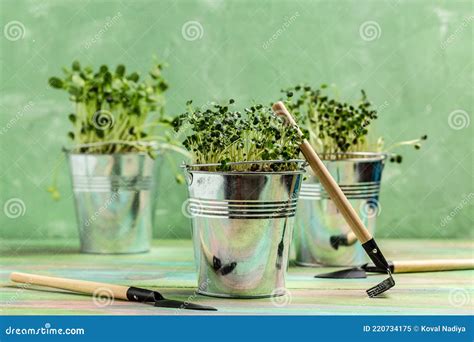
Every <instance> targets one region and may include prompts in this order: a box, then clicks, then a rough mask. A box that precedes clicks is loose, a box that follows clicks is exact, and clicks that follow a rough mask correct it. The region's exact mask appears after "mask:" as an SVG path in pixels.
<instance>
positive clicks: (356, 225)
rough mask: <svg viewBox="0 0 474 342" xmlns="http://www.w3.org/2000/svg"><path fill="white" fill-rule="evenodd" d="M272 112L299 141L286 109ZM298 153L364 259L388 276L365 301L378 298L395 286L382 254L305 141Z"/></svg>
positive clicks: (280, 104)
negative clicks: (304, 160)
mask: <svg viewBox="0 0 474 342" xmlns="http://www.w3.org/2000/svg"><path fill="white" fill-rule="evenodd" d="M272 109H273V112H274V113H275V115H277V116H280V117H282V118H283V119H284V120H285V122H286V123H287V124H288V125H291V126H293V127H294V128H295V129H296V130H297V132H298V133H299V135H300V136H301V137H303V133H302V132H301V130H300V129H299V127H298V125H297V124H296V121H295V119H294V118H293V116H292V115H291V114H290V112H289V111H288V109H286V107H285V105H284V104H283V102H281V101H279V102H277V103H275V104H273V106H272ZM300 149H301V152H302V153H303V155H304V157H305V158H306V160H307V161H308V163H309V165H310V166H311V169H312V170H313V172H314V174H315V175H316V177H318V179H319V181H320V182H321V184H322V186H323V187H324V189H325V190H326V192H327V193H328V194H329V197H330V198H331V200H332V201H333V202H334V204H335V205H336V207H337V209H339V211H340V213H341V214H342V216H343V217H344V219H345V220H346V222H347V224H348V225H349V227H350V228H351V230H352V231H353V232H354V234H355V236H356V237H357V239H358V240H359V241H360V242H361V244H362V247H364V250H365V252H366V253H367V255H368V256H369V257H370V259H371V260H372V262H373V263H374V264H375V265H377V266H378V267H380V269H384V270H385V272H386V273H387V274H388V276H389V277H388V278H387V279H385V280H384V281H382V282H381V283H379V284H377V285H376V286H374V287H372V288H370V289H368V290H367V294H368V295H369V297H375V296H378V295H380V294H382V293H384V292H385V291H387V290H388V289H390V288H392V287H393V286H395V280H394V279H393V277H392V272H391V271H390V266H389V264H388V262H387V260H386V259H385V257H384V255H383V254H382V251H381V250H380V248H379V247H378V246H377V244H376V243H375V240H374V238H373V237H372V235H371V234H370V232H369V231H368V230H367V228H366V227H365V226H364V223H363V222H362V220H361V219H360V217H359V216H358V215H357V213H356V211H355V210H354V208H353V207H352V205H351V203H350V202H349V200H348V199H347V197H346V195H344V193H343V192H342V190H341V188H340V187H339V185H338V184H337V183H336V181H335V180H334V178H333V177H332V175H331V174H330V173H329V171H328V169H327V168H326V166H325V165H324V164H323V162H322V161H321V159H320V158H319V156H318V154H317V153H316V151H315V150H314V149H313V147H312V146H311V145H310V143H309V142H308V140H306V139H303V142H302V143H301V145H300Z"/></svg>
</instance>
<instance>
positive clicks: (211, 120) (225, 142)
mask: <svg viewBox="0 0 474 342" xmlns="http://www.w3.org/2000/svg"><path fill="white" fill-rule="evenodd" d="M234 102H235V101H234V100H233V99H231V100H229V101H228V103H226V104H222V105H221V104H213V105H211V106H209V107H207V108H202V107H200V108H194V107H193V105H192V101H188V102H187V111H186V112H185V113H184V114H182V115H180V116H178V117H177V118H175V120H174V121H173V125H174V127H175V130H176V132H178V134H184V141H183V145H184V146H185V147H186V148H187V149H188V151H190V152H191V153H192V154H193V162H194V163H195V164H218V165H219V166H215V167H208V168H207V170H208V171H283V170H293V169H295V168H296V167H297V165H296V163H291V162H289V163H262V164H260V163H259V164H257V163H255V164H252V163H250V164H238V165H229V163H231V162H248V161H260V160H291V159H297V158H298V156H299V152H300V149H299V145H300V144H301V137H300V136H299V135H298V132H297V130H296V129H295V128H293V127H290V126H288V125H285V123H284V122H283V120H282V119H280V118H279V117H277V116H275V115H274V114H273V113H272V111H271V109H270V108H269V107H266V106H263V105H261V104H256V105H253V106H251V107H249V108H245V110H243V111H239V110H235V109H232V108H231V107H233V106H234Z"/></svg>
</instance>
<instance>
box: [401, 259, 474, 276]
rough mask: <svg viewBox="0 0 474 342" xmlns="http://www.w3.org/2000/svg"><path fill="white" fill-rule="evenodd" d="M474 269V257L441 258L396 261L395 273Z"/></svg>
mask: <svg viewBox="0 0 474 342" xmlns="http://www.w3.org/2000/svg"><path fill="white" fill-rule="evenodd" d="M472 269H474V259H457V260H456V259H451V260H450V259H440V260H411V261H394V262H393V271H394V272H395V273H409V272H433V271H454V270H472Z"/></svg>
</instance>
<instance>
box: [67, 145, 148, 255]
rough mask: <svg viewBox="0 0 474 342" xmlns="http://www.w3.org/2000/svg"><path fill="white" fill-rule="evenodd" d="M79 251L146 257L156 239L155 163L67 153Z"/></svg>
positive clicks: (130, 156) (128, 156)
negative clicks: (144, 255)
mask: <svg viewBox="0 0 474 342" xmlns="http://www.w3.org/2000/svg"><path fill="white" fill-rule="evenodd" d="M66 155H67V158H68V160H69V167H70V172H71V180H72V187H73V192H74V199H75V207H76V218H77V224H78V228H79V238H80V242H81V252H83V253H99V254H115V253H125V254H126V253H142V252H147V251H148V250H149V249H150V243H151V237H152V212H153V203H152V199H153V196H152V194H151V193H152V189H153V184H154V177H155V172H154V171H155V166H156V162H155V160H154V159H152V158H151V157H150V156H149V155H148V154H147V153H141V152H136V153H135V152H130V153H116V154H87V153H74V152H73V151H70V150H66Z"/></svg>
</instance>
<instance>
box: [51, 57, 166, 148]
mask: <svg viewBox="0 0 474 342" xmlns="http://www.w3.org/2000/svg"><path fill="white" fill-rule="evenodd" d="M162 68H163V65H162V64H160V63H155V64H154V65H153V67H152V69H151V70H150V72H149V77H148V78H146V79H144V80H140V76H139V74H138V73H137V72H131V73H127V72H126V69H125V66H124V65H118V66H117V67H116V68H115V70H110V69H109V68H108V67H107V66H106V65H102V66H101V67H100V68H99V70H97V71H94V70H93V69H92V68H91V67H84V68H83V67H81V65H80V63H79V62H78V61H75V62H73V63H72V66H71V68H63V72H64V77H63V78H59V77H51V78H50V79H49V84H50V86H51V87H53V88H56V89H63V90H65V91H67V92H68V94H69V100H71V101H72V102H74V105H75V111H74V113H71V114H69V115H68V118H69V121H70V122H71V123H72V126H73V129H72V130H71V131H70V132H68V137H69V138H70V139H71V140H72V142H73V145H74V146H78V148H77V152H81V153H123V152H131V151H144V150H145V151H148V150H149V145H147V144H139V143H137V142H143V141H150V140H153V141H156V140H162V141H163V140H164V141H168V142H169V139H168V138H166V137H163V136H151V132H150V131H151V129H152V128H154V127H155V128H156V127H158V126H162V125H165V126H166V125H168V126H169V123H170V121H171V120H167V119H166V118H165V117H164V111H163V105H164V97H163V93H164V92H165V91H166V89H167V88H168V84H167V83H166V81H165V80H164V78H163V77H162V75H161V71H162ZM151 113H158V115H156V117H153V118H152V115H151ZM104 142H105V144H104Z"/></svg>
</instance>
